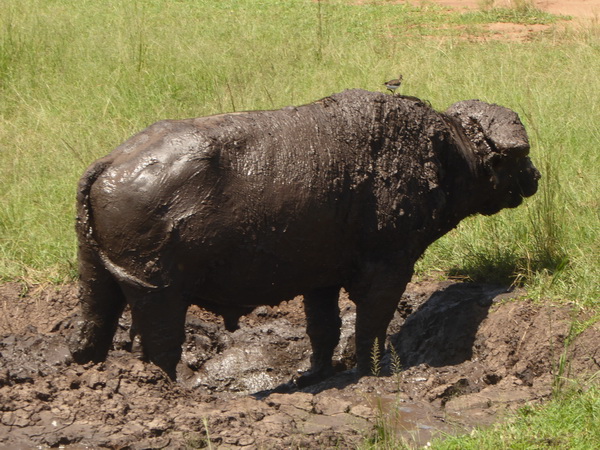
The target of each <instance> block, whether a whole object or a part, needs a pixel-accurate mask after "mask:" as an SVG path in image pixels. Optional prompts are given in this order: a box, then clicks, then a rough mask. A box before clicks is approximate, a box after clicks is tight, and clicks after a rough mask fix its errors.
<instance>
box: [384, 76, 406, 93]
mask: <svg viewBox="0 0 600 450" xmlns="http://www.w3.org/2000/svg"><path fill="white" fill-rule="evenodd" d="M383 84H384V86H385V87H386V88H387V90H388V91H390V92H391V93H392V94H393V93H394V91H395V90H396V89H398V88H399V87H400V85H401V84H402V75H400V76H399V77H398V78H395V79H393V80H390V81H386V82H385V83H383Z"/></svg>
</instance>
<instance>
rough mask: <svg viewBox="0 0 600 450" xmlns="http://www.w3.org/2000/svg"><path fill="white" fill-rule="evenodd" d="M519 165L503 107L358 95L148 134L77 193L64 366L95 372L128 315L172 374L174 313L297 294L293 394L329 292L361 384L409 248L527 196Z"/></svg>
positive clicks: (105, 161) (318, 344)
mask: <svg viewBox="0 0 600 450" xmlns="http://www.w3.org/2000/svg"><path fill="white" fill-rule="evenodd" d="M528 153H529V144H528V139H527V134H526V132H525V129H524V127H523V125H522V123H521V121H520V120H519V118H518V116H517V114H516V113H515V112H513V111H511V110H510V109H507V108H504V107H501V106H498V105H492V104H487V103H484V102H481V101H477V100H469V101H463V102H459V103H456V104H454V105H453V106H451V107H450V108H449V109H448V110H447V111H446V112H445V113H440V112H437V111H435V110H433V109H432V108H431V107H429V106H428V105H426V104H425V103H423V102H421V101H419V100H418V99H416V98H413V97H403V96H393V95H386V94H381V93H374V92H367V91H362V90H349V91H345V92H343V93H340V94H335V95H332V96H331V97H327V98H324V99H322V100H319V101H317V102H315V103H311V104H308V105H304V106H299V107H288V108H283V109H281V110H277V111H253V112H242V113H232V114H221V115H215V116H209V117H202V118H198V119H187V120H165V121H161V122H158V123H155V124H154V125H152V126H150V127H149V128H147V129H146V130H144V131H142V132H141V133H139V134H137V135H135V136H133V137H132V138H130V139H129V140H128V141H126V142H125V143H124V144H122V145H121V146H119V147H118V148H117V149H115V150H114V151H113V152H112V153H110V154H109V155H108V156H106V157H104V158H102V159H100V160H98V161H96V162H95V163H93V164H92V165H91V166H90V168H88V170H87V171H86V173H85V174H84V175H83V177H82V179H81V181H80V183H79V190H78V197H77V203H78V219H77V234H78V239H79V270H80V277H81V279H80V301H81V308H82V314H83V320H82V321H81V322H80V323H79V324H78V330H77V332H76V333H75V335H74V337H73V339H72V342H71V350H72V353H73V356H74V359H75V360H76V361H77V362H87V361H101V360H103V359H105V358H106V355H107V353H108V350H109V347H110V345H111V342H112V338H113V335H114V333H115V329H116V326H117V321H118V319H119V317H120V315H121V313H122V312H123V309H124V307H125V305H127V304H128V305H130V307H131V311H132V319H133V326H134V327H135V329H136V332H137V333H139V336H140V337H141V343H142V347H143V351H144V354H145V355H146V357H147V358H148V359H150V360H151V361H153V362H154V363H155V364H157V365H158V366H160V367H161V368H162V369H164V370H165V371H166V372H167V373H168V374H169V375H170V376H172V377H174V376H175V374H176V370H175V368H176V365H177V363H178V361H179V359H180V356H181V345H182V343H183V340H184V322H185V315H186V310H187V308H188V306H189V305H190V304H197V305H199V306H201V307H203V308H206V309H207V310H210V311H213V312H215V313H217V314H220V315H222V316H223V318H224V320H225V324H226V327H227V328H228V329H229V330H234V329H236V327H237V322H238V319H239V317H240V316H242V315H243V314H246V313H248V312H250V311H252V309H253V308H255V307H256V306H258V305H276V304H278V303H280V302H281V301H283V300H287V299H291V298H292V297H294V296H296V295H299V294H302V295H303V296H304V308H305V311H306V318H307V333H308V336H309V338H310V342H311V345H312V350H313V354H312V358H311V369H310V371H309V372H307V373H305V374H304V375H303V377H301V378H300V380H299V382H300V384H309V383H313V382H316V381H318V380H320V379H323V378H325V377H327V376H329V375H330V374H331V373H332V361H331V360H332V355H333V352H334V349H335V347H336V345H337V343H338V340H339V336H340V317H339V308H338V295H339V291H340V289H341V288H345V289H346V290H347V291H348V293H349V296H350V298H351V299H352V300H353V301H354V302H355V303H356V307H357V316H356V353H357V365H358V371H359V373H366V372H368V371H369V368H370V365H371V362H370V354H371V353H372V349H373V346H374V344H375V343H376V342H377V343H378V344H379V345H380V346H382V345H383V343H384V341H385V336H386V329H387V326H388V324H389V322H390V320H391V318H392V316H393V314H394V310H395V308H396V306H397V304H398V301H399V299H400V297H401V295H402V293H403V292H404V289H405V287H406V284H407V283H408V281H409V280H410V278H411V275H412V273H413V267H414V264H415V262H416V261H417V259H418V258H419V257H420V256H421V255H422V254H423V252H424V251H425V249H426V248H427V246H428V245H430V244H431V243H432V242H433V241H435V240H436V239H438V238H439V237H440V236H442V235H443V234H445V233H447V232H448V231H449V230H451V229H453V228H454V227H456V225H457V224H458V223H459V222H460V220H462V219H463V218H465V217H467V216H469V215H472V214H476V213H481V214H485V215H489V214H494V213H496V212H498V211H500V210H501V209H502V208H512V207H515V206H518V205H519V204H520V203H521V201H522V199H523V197H528V196H530V195H533V194H534V193H535V192H536V190H537V181H538V179H539V177H540V175H539V173H538V171H537V170H536V169H535V167H534V166H533V165H532V163H531V161H530V160H529V158H528V157H527V155H528Z"/></svg>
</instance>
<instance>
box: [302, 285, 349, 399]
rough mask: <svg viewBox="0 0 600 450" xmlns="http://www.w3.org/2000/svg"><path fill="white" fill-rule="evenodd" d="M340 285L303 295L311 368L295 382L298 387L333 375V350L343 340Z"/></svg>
mask: <svg viewBox="0 0 600 450" xmlns="http://www.w3.org/2000/svg"><path fill="white" fill-rule="evenodd" d="M339 293H340V288H339V287H332V288H324V289H318V290H315V291H312V292H310V293H308V294H307V295H305V296H304V311H305V313H306V332H307V334H308V337H309V339H310V344H311V346H312V356H311V359H310V363H311V364H310V366H311V367H310V370H309V371H308V372H306V373H304V374H303V375H302V376H301V377H300V378H298V380H297V381H296V384H297V385H298V386H299V387H304V386H308V385H311V384H314V383H318V382H319V381H321V380H324V379H325V378H328V377H330V376H331V375H333V372H334V371H333V365H332V358H333V352H334V350H335V348H336V347H337V345H338V343H339V340H340V327H341V325H342V320H341V319H340V308H339V305H338V300H339Z"/></svg>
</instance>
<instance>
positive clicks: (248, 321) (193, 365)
mask: <svg viewBox="0 0 600 450" xmlns="http://www.w3.org/2000/svg"><path fill="white" fill-rule="evenodd" d="M519 294H521V293H515V292H513V293H507V292H506V289H504V288H502V287H498V286H487V285H476V284H453V283H450V282H423V283H416V284H411V285H410V286H409V289H408V290H407V293H406V294H405V295H404V297H403V299H402V302H401V304H400V306H399V308H398V312H397V314H396V317H395V319H394V321H393V323H392V325H391V327H390V333H389V339H390V343H391V344H392V346H393V348H394V350H393V351H391V352H388V354H387V355H386V356H385V358H384V361H383V363H382V366H381V367H379V368H377V367H375V369H378V370H380V372H381V375H382V376H380V377H365V378H362V379H360V380H357V379H356V377H355V375H354V373H353V372H352V371H351V370H346V369H348V367H351V366H352V365H353V360H352V355H353V352H354V350H353V322H354V316H355V311H354V306H353V304H352V303H351V302H350V301H349V300H348V299H347V298H345V297H344V298H342V300H341V310H342V319H343V330H342V340H341V343H340V346H339V347H338V350H337V354H336V360H337V364H338V368H339V371H340V372H339V373H338V375H336V376H335V377H333V378H331V379H329V380H327V381H326V382H323V383H321V384H319V385H315V386H311V387H310V388H306V389H303V390H297V389H295V387H294V385H293V383H291V382H290V380H291V379H292V378H293V377H295V376H297V371H298V369H300V370H303V369H306V368H308V366H309V349H310V345H309V342H308V339H307V337H306V335H305V331H304V314H303V311H302V304H301V299H294V300H292V301H290V302H286V303H283V304H282V305H280V306H279V307H275V308H268V307H261V308H258V309H257V310H255V312H254V313H253V314H251V315H249V316H247V317H245V318H243V319H242V322H241V328H240V329H239V330H237V331H236V332H234V333H228V332H226V331H225V329H224V327H223V325H222V323H221V320H220V319H219V318H217V317H214V316H212V315H210V314H208V313H205V312H203V311H201V310H199V309H196V308H191V309H190V311H189V314H188V321H187V326H186V328H187V340H186V343H185V346H184V355H183V359H182V363H181V364H180V367H179V375H180V379H181V381H180V382H178V383H173V382H170V381H169V380H168V379H167V378H166V377H165V376H164V375H163V374H162V373H161V372H160V371H159V370H158V369H157V368H156V367H154V366H152V365H150V364H146V363H144V362H142V361H141V360H139V359H138V358H136V356H135V355H134V354H133V353H131V352H130V351H129V350H130V349H131V342H130V339H129V335H128V327H129V321H130V319H129V317H128V315H127V314H125V315H124V317H123V318H122V320H121V322H120V326H119V332H118V334H117V337H116V339H115V342H114V350H112V351H111V353H110V355H109V358H108V360H107V361H106V362H105V363H103V364H98V365H92V364H90V365H86V366H78V365H74V364H72V363H71V362H70V355H69V352H68V350H67V344H66V338H67V336H68V335H69V333H70V332H71V323H72V322H73V320H74V319H75V315H74V314H76V296H75V287H74V286H64V287H60V288H57V287H46V288H42V287H35V288H29V289H24V288H23V287H22V286H21V285H17V284H5V285H2V286H0V308H1V309H0V355H1V356H0V448H2V446H5V448H14V447H18V446H21V447H28V446H38V445H42V446H52V447H56V446H67V447H69V446H71V447H74V448H81V446H92V447H101V446H104V447H109V448H132V449H137V448H166V447H168V448H190V447H191V448H200V447H204V446H207V445H208V443H209V442H212V444H213V445H214V444H217V445H218V446H219V447H223V448H241V447H245V448H259V447H260V448H263V447H264V448H274V447H283V446H296V447H311V448H314V447H320V448H329V447H335V448H347V447H354V446H356V444H357V443H359V442H361V441H362V440H363V439H364V437H365V436H368V435H369V434H371V433H373V431H374V429H375V428H376V427H377V426H378V424H380V423H381V421H382V420H384V418H385V420H387V421H389V422H390V425H391V426H393V427H394V428H395V429H396V430H397V432H398V433H399V434H400V435H402V436H403V437H404V438H405V439H406V440H407V442H412V443H414V444H423V443H425V442H427V440H429V439H430V438H431V436H432V435H433V434H435V433H436V432H439V431H443V432H458V431H464V430H466V429H469V428H470V427H472V426H473V425H476V424H487V423H491V422H492V421H494V420H497V419H498V418H500V417H501V416H502V414H503V412H504V411H506V410H511V409H514V408H515V407H518V406H521V405H523V404H524V403H527V402H536V401H539V400H542V399H545V398H547V397H548V396H549V395H550V393H551V389H552V385H553V382H554V380H555V379H556V377H557V375H558V374H559V371H560V370H565V375H568V373H567V371H566V370H567V369H568V367H567V366H561V365H559V361H560V360H561V356H563V355H566V356H567V359H568V360H569V361H570V364H571V366H572V369H573V371H574V373H577V374H584V373H586V372H587V373H593V372H595V371H597V370H598V369H599V368H600V350H599V349H598V344H597V343H598V342H599V340H600V339H599V338H600V326H599V325H598V324H596V325H595V326H594V327H590V328H588V329H587V330H586V331H585V332H584V333H582V334H580V335H579V336H578V337H577V338H576V339H575V340H574V341H573V342H571V345H570V346H568V347H567V346H566V345H565V343H566V342H567V338H568V337H569V335H570V334H569V333H570V326H571V323H572V316H573V314H574V312H573V311H572V310H571V309H569V308H567V307H554V306H551V305H536V304H533V303H532V302H529V301H526V300H519V301H514V300H510V299H511V298H512V297H515V296H517V295H519ZM400 366H402V371H400Z"/></svg>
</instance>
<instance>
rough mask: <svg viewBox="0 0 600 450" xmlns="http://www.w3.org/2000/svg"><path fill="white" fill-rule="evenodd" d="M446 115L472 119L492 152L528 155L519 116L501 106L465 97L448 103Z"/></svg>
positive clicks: (468, 120)
mask: <svg viewBox="0 0 600 450" xmlns="http://www.w3.org/2000/svg"><path fill="white" fill-rule="evenodd" d="M446 114H448V115H450V116H453V117H456V118H457V119H458V120H459V121H460V122H461V123H463V124H466V123H469V122H470V121H475V122H477V123H478V125H479V127H478V128H479V129H480V130H481V132H482V133H483V134H484V135H485V139H486V141H487V143H488V145H489V146H490V148H491V149H492V151H493V152H495V153H499V154H500V155H502V156H508V157H513V158H521V157H524V156H527V155H528V154H529V138H528V137H527V131H525V127H524V126H523V123H522V122H521V119H519V115H518V114H517V113H516V112H514V111H513V110H511V109H508V108H505V107H503V106H499V105H495V104H490V103H485V102H482V101H480V100H465V101H462V102H458V103H455V104H453V105H452V106H450V108H448V109H447V111H446Z"/></svg>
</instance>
